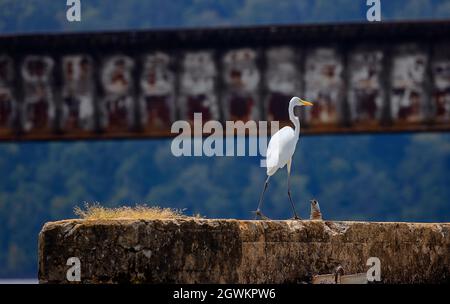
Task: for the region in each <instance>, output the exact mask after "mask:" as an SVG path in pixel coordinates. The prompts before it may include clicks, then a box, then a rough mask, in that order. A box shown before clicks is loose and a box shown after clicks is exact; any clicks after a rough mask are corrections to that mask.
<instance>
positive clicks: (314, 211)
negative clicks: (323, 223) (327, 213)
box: [309, 199, 322, 220]
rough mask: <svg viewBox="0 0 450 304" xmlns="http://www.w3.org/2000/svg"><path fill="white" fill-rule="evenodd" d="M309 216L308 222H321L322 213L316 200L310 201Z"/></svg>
mask: <svg viewBox="0 0 450 304" xmlns="http://www.w3.org/2000/svg"><path fill="white" fill-rule="evenodd" d="M310 202H311V214H310V216H309V219H310V220H322V213H321V212H320V206H319V202H318V201H317V200H316V199H312V200H311V201H310Z"/></svg>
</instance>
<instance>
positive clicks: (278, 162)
mask: <svg viewBox="0 0 450 304" xmlns="http://www.w3.org/2000/svg"><path fill="white" fill-rule="evenodd" d="M312 105H313V104H312V103H311V102H309V101H305V100H302V99H300V98H298V97H293V98H292V99H291V101H290V102H289V109H288V111H289V119H290V120H291V121H292V123H293V124H294V127H295V129H292V128H291V127H284V128H282V129H281V130H279V131H278V132H276V133H275V134H274V135H273V136H272V138H271V139H270V141H269V146H268V148H267V161H266V165H267V179H266V181H265V183H264V188H263V190H262V192H261V196H260V198H259V202H258V209H256V211H255V213H256V216H257V217H258V216H259V217H260V218H264V219H267V217H266V216H264V215H263V213H262V212H261V208H262V203H263V199H264V193H265V192H266V189H267V186H268V184H269V179H270V177H271V176H272V175H274V174H275V172H277V170H278V169H280V168H283V167H284V166H286V165H287V174H288V181H287V182H288V197H289V201H290V202H291V206H292V211H293V212H294V218H295V219H300V218H299V217H298V215H297V212H296V211H295V206H294V203H293V202H292V198H291V190H290V177H291V163H292V155H294V152H295V146H296V145H297V141H298V137H299V135H300V120H299V118H298V117H297V116H295V115H294V108H295V107H296V106H312Z"/></svg>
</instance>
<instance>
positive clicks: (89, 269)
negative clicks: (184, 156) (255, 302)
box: [39, 219, 450, 283]
mask: <svg viewBox="0 0 450 304" xmlns="http://www.w3.org/2000/svg"><path fill="white" fill-rule="evenodd" d="M70 257H78V258H79V259H80V262H81V282H82V283H125V282H126V283H129V282H131V283H301V282H311V279H312V276H313V275H317V274H327V273H332V272H333V270H334V269H335V267H337V266H338V265H341V266H342V267H343V268H344V269H345V272H346V273H347V274H350V273H362V272H366V271H367V269H368V266H366V261H367V259H368V258H369V257H378V258H379V259H380V261H381V278H382V282H383V283H450V223H442V224H418V223H372V222H329V221H324V222H322V221H238V220H204V219H179V220H154V221H145V220H112V221H90V220H66V221H60V222H51V223H47V224H45V225H44V227H43V229H42V231H41V233H40V235H39V282H40V283H68V281H67V279H66V272H67V270H68V269H69V268H70V266H67V265H66V263H67V260H68V259H69V258H70Z"/></svg>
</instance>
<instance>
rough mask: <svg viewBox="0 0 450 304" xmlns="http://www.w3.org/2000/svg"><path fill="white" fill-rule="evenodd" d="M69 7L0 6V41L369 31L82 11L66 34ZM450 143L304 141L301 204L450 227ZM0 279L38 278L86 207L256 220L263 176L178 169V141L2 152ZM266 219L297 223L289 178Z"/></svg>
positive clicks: (274, 188)
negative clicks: (80, 35)
mask: <svg viewBox="0 0 450 304" xmlns="http://www.w3.org/2000/svg"><path fill="white" fill-rule="evenodd" d="M381 2H382V17H383V20H403V19H448V18H449V17H450V1H449V0H396V1H387V0H382V1H381ZM65 10H66V1H65V0H59V1H55V0H0V33H1V34H5V33H22V32H28V33H29V32H37V31H80V30H89V31H92V30H111V29H147V28H167V27H198V26H201V27H205V26H229V25H233V26H237V25H252V24H275V23H276V24H280V23H311V22H343V21H365V12H366V6H365V0H309V1H301V0H284V1H271V0H245V1H237V0H216V1H213V0H187V1H181V0H171V1H157V0H151V1H143V0H127V1H125V0H119V1H109V0H89V1H87V0H82V22H81V23H68V22H67V21H66V19H65ZM449 169H450V135H449V134H416V135H410V134H403V135H374V136H363V135H356V136H342V135H341V136H316V137H306V138H302V139H301V141H300V143H299V147H298V151H297V153H296V154H295V159H294V161H293V174H294V175H293V178H292V185H293V190H292V192H293V198H294V200H295V201H296V203H297V206H298V208H299V209H300V212H301V215H302V216H303V217H307V215H308V212H309V207H308V203H307V201H308V200H309V199H310V198H312V197H315V198H317V199H318V200H319V201H320V204H321V208H322V211H323V213H324V216H325V217H326V218H328V219H336V220H374V221H425V222H433V221H450V186H449V185H450V174H449ZM0 170H1V174H0V277H36V274H37V262H36V261H37V235H38V233H39V230H40V229H41V227H42V225H43V223H44V222H46V221H50V220H58V219H63V218H67V217H73V212H72V210H73V207H74V206H76V205H82V204H83V202H85V201H91V202H92V201H99V202H102V204H104V205H107V206H117V205H125V204H128V205H134V204H136V203H147V204H149V205H151V204H157V205H161V206H168V207H175V208H187V213H197V212H199V213H201V214H202V215H205V216H207V217H223V218H226V217H236V218H249V217H250V211H251V210H253V209H255V207H256V206H255V204H256V203H257V199H258V196H259V192H260V190H261V187H262V184H263V181H264V177H265V173H264V169H262V168H260V167H259V159H258V158H250V157H234V158H198V157H196V158H194V157H192V158H187V157H182V158H176V157H173V156H172V154H171V153H170V140H142V141H102V142H100V141H98V142H96V141H93V142H92V141H91V142H64V143H33V142H30V143H0ZM266 202H267V203H266V204H265V212H266V213H267V214H268V215H270V216H271V217H273V218H287V217H290V216H291V214H290V205H289V202H288V198H287V194H286V173H285V172H284V171H283V172H282V173H279V174H277V175H276V176H275V177H274V178H273V179H272V183H271V185H270V186H269V190H268V193H267V197H266Z"/></svg>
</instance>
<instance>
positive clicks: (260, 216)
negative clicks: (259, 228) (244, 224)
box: [253, 209, 270, 221]
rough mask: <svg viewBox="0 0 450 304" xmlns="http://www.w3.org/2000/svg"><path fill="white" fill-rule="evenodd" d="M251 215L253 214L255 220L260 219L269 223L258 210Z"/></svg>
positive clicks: (268, 219)
mask: <svg viewBox="0 0 450 304" xmlns="http://www.w3.org/2000/svg"><path fill="white" fill-rule="evenodd" d="M253 213H254V214H255V220H257V219H260V220H266V221H270V218H268V217H267V216H265V215H264V214H263V213H262V212H261V210H259V209H258V210H256V211H253Z"/></svg>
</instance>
